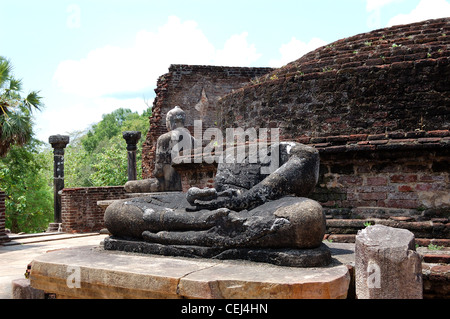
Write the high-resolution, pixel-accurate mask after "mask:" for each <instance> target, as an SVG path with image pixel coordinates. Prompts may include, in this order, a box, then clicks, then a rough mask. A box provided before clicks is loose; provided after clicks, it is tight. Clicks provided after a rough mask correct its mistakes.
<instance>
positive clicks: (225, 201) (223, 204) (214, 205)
mask: <svg viewBox="0 0 450 319" xmlns="http://www.w3.org/2000/svg"><path fill="white" fill-rule="evenodd" d="M230 203H231V198H230V197H220V198H217V199H213V200H199V199H196V200H195V201H194V203H193V206H196V207H197V208H198V209H209V210H214V209H219V208H229V205H230Z"/></svg>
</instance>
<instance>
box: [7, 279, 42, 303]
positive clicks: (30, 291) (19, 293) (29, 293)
mask: <svg viewBox="0 0 450 319" xmlns="http://www.w3.org/2000/svg"><path fill="white" fill-rule="evenodd" d="M11 285H12V298H13V299H45V293H44V291H43V290H40V289H35V288H33V287H31V286H30V280H29V279H26V278H23V279H16V280H13V281H12V283H11Z"/></svg>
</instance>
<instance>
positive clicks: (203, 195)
mask: <svg viewBox="0 0 450 319" xmlns="http://www.w3.org/2000/svg"><path fill="white" fill-rule="evenodd" d="M216 198H217V191H216V189H215V188H204V189H200V188H198V187H191V188H189V190H188V191H187V193H186V200H187V201H188V203H189V204H191V205H192V206H195V205H196V202H197V201H211V200H214V199H216Z"/></svg>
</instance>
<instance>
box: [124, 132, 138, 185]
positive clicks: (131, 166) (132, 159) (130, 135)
mask: <svg viewBox="0 0 450 319" xmlns="http://www.w3.org/2000/svg"><path fill="white" fill-rule="evenodd" d="M122 136H123V138H124V139H125V141H126V142H127V151H128V180H129V181H134V180H136V179H137V172H136V150H137V146H136V144H137V142H138V141H139V139H140V138H141V132H137V131H126V132H122Z"/></svg>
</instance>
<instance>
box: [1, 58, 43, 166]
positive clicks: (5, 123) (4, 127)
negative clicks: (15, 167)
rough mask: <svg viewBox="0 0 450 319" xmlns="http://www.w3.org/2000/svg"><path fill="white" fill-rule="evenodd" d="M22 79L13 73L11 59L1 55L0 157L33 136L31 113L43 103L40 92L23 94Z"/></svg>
mask: <svg viewBox="0 0 450 319" xmlns="http://www.w3.org/2000/svg"><path fill="white" fill-rule="evenodd" d="M21 93H22V81H21V80H18V79H16V78H15V77H14V76H13V74H12V65H11V63H10V61H9V60H7V59H6V58H4V57H2V56H0V157H3V156H5V155H6V153H7V152H8V151H9V149H10V148H11V146H12V145H24V144H26V143H28V142H29V141H30V140H31V138H32V136H33V129H32V121H31V113H32V111H33V110H34V109H38V110H39V109H40V108H41V107H42V106H43V105H42V102H41V99H42V98H41V97H40V96H39V92H37V91H32V92H30V93H29V94H28V95H27V96H26V97H23V96H22V95H21Z"/></svg>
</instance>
